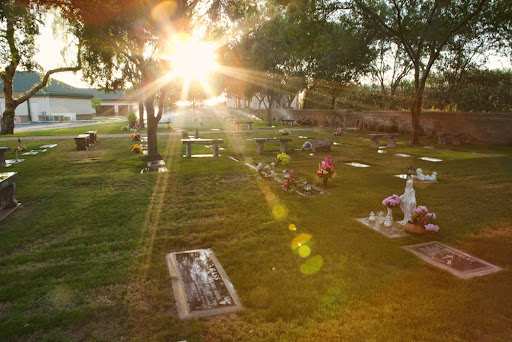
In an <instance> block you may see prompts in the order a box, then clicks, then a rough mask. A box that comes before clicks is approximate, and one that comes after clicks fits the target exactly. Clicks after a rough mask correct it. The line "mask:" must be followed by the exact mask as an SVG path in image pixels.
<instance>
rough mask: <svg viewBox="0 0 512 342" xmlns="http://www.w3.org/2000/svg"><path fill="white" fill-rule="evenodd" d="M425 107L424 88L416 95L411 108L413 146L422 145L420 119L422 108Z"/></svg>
mask: <svg viewBox="0 0 512 342" xmlns="http://www.w3.org/2000/svg"><path fill="white" fill-rule="evenodd" d="M422 106H423V88H420V89H419V90H418V92H416V95H415V96H414V100H413V103H412V108H411V125H412V126H411V127H412V132H411V144H414V145H418V144H419V143H420V117H421V107H422Z"/></svg>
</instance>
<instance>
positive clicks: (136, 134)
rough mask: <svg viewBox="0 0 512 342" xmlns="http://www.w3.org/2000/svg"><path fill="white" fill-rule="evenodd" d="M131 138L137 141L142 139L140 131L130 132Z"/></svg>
mask: <svg viewBox="0 0 512 342" xmlns="http://www.w3.org/2000/svg"><path fill="white" fill-rule="evenodd" d="M130 139H131V140H135V141H140V133H138V132H133V133H130Z"/></svg>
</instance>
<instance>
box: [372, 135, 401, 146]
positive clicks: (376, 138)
mask: <svg viewBox="0 0 512 342" xmlns="http://www.w3.org/2000/svg"><path fill="white" fill-rule="evenodd" d="M399 135H400V134H397V133H378V134H368V137H369V138H370V147H374V148H379V140H380V139H381V138H387V139H388V147H396V137H398V136H399Z"/></svg>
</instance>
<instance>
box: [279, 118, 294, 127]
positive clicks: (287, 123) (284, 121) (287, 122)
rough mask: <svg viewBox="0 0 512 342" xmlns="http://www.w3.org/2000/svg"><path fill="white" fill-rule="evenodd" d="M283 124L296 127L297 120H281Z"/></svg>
mask: <svg viewBox="0 0 512 342" xmlns="http://www.w3.org/2000/svg"><path fill="white" fill-rule="evenodd" d="M280 121H281V123H282V124H283V125H292V126H293V125H294V122H295V120H294V119H280Z"/></svg>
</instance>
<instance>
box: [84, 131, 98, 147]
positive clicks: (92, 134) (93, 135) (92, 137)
mask: <svg viewBox="0 0 512 342" xmlns="http://www.w3.org/2000/svg"><path fill="white" fill-rule="evenodd" d="M96 133H97V131H87V132H85V134H89V143H90V144H95V143H97V142H98V134H96Z"/></svg>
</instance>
